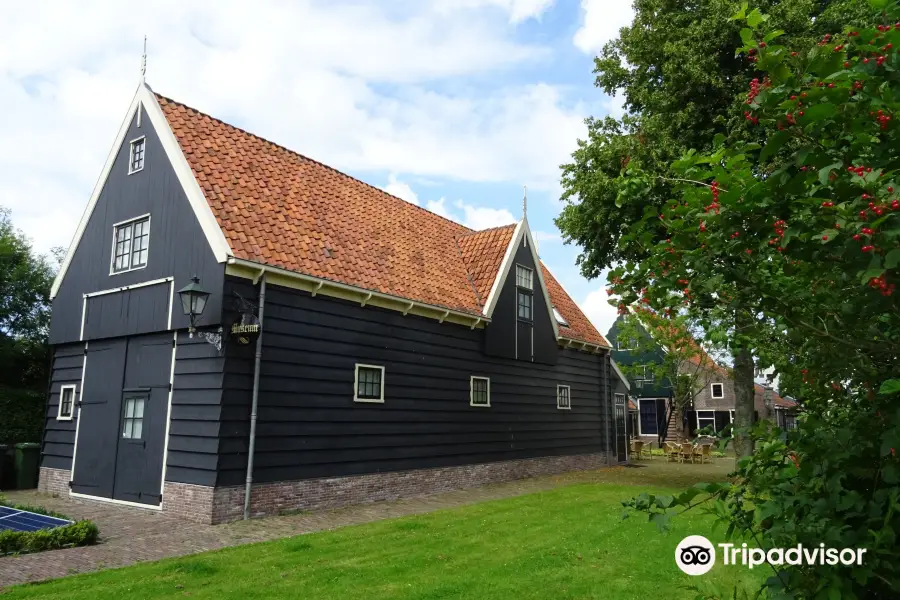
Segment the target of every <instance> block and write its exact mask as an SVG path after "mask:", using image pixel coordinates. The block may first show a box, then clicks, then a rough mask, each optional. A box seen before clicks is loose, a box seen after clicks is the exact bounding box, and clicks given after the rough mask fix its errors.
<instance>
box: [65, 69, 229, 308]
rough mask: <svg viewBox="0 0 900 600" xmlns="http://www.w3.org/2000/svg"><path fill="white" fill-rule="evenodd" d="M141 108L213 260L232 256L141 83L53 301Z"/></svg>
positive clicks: (77, 231)
mask: <svg viewBox="0 0 900 600" xmlns="http://www.w3.org/2000/svg"><path fill="white" fill-rule="evenodd" d="M141 106H143V108H144V110H145V111H147V116H148V117H149V119H150V123H151V124H152V125H153V129H154V130H155V131H156V135H157V136H158V137H159V140H160V142H161V144H162V147H163V150H165V152H166V157H167V158H168V159H169V162H170V163H171V165H172V168H173V169H174V170H175V175H176V176H177V177H178V181H179V182H180V183H181V187H182V188H183V189H184V193H185V195H186V196H187V198H188V201H189V202H190V204H191V208H193V209H194V214H195V215H196V216H197V221H199V223H200V227H201V229H202V230H203V233H204V235H205V236H206V240H207V242H208V243H209V246H210V248H211V249H212V252H213V255H215V257H216V260H217V261H218V262H220V263H223V262H225V261H226V260H227V259H228V257H229V256H231V255H232V252H231V248H230V246H229V245H228V242H227V240H226V239H225V235H224V234H223V233H222V229H221V228H220V227H219V224H218V222H217V221H216V218H215V216H214V215H213V213H212V210H211V209H210V208H209V204H208V203H207V201H206V197H205V196H204V195H203V190H201V189H200V185H199V184H198V183H197V180H196V178H194V174H193V172H192V171H191V167H190V165H188V162H187V159H186V158H185V156H184V153H183V152H182V151H181V146H180V145H179V144H178V140H176V139H175V134H174V133H172V129H171V128H170V127H169V123H168V121H166V117H165V115H164V114H163V112H162V108H161V107H160V105H159V103H158V102H157V101H156V96H155V95H154V94H153V92H152V91H150V88H149V87H147V85H146V84H144V83H141V85H139V86H138V89H137V92H135V94H134V98H133V99H132V100H131V105H130V106H129V107H128V113H127V114H126V115H125V120H124V121H122V125H121V126H120V127H119V132H118V134H117V135H116V140H115V142H114V143H113V146H112V149H110V151H109V155H108V156H107V157H106V163H105V164H104V165H103V170H102V171H101V172H100V177H99V178H98V179H97V183H96V184H95V185H94V190H93V192H91V198H90V200H89V201H88V204H87V206H86V207H85V209H84V213H82V215H81V221H80V222H79V223H78V227H77V228H76V229H75V235H74V236H73V237H72V242H71V244H69V249H68V251H67V252H66V256H65V258H64V259H63V261H62V264H61V265H60V268H59V273H58V274H57V275H56V279H55V280H54V281H53V286H52V287H51V288H50V298H51V299H53V298H55V297H56V294H57V293H58V292H59V286H60V285H61V284H62V281H63V279H64V278H65V276H66V271H68V269H69V265H70V264H71V263H72V257H73V255H74V254H75V249H76V248H78V244H79V243H80V242H81V236H83V235H84V230H85V229H86V228H87V224H88V222H89V221H90V220H91V215H92V214H93V212H94V208H95V207H96V206H97V201H98V200H99V199H100V193H101V192H102V191H103V188H104V186H105V185H106V180H107V178H108V177H109V172H110V171H111V170H112V167H113V163H115V161H116V156H118V154H119V149H120V148H121V147H122V144H123V143H124V141H125V134H126V133H127V132H128V128H129V127H130V125H131V123H132V122H133V121H134V118H135V114H140V113H139V112H138V111H139V110H140V108H141Z"/></svg>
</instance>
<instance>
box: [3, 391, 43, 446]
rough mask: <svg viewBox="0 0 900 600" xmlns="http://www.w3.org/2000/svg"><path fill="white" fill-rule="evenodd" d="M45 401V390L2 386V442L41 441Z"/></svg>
mask: <svg viewBox="0 0 900 600" xmlns="http://www.w3.org/2000/svg"><path fill="white" fill-rule="evenodd" d="M45 402H46V398H44V394H43V392H39V391H35V390H29V389H16V388H11V387H7V386H0V415H2V416H3V418H2V419H0V444H17V443H19V442H40V441H41V434H42V433H43V431H44V413H45V411H46V407H45Z"/></svg>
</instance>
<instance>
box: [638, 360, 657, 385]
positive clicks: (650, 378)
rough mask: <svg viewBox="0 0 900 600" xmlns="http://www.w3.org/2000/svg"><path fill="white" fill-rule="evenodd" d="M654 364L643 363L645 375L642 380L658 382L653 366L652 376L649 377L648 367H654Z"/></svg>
mask: <svg viewBox="0 0 900 600" xmlns="http://www.w3.org/2000/svg"><path fill="white" fill-rule="evenodd" d="M652 366H653V365H652V364H646V365H641V367H643V368H644V376H643V377H641V380H642V381H650V382H656V373H654V372H653V369H652V368H651V369H650V377H649V378H648V377H647V367H652Z"/></svg>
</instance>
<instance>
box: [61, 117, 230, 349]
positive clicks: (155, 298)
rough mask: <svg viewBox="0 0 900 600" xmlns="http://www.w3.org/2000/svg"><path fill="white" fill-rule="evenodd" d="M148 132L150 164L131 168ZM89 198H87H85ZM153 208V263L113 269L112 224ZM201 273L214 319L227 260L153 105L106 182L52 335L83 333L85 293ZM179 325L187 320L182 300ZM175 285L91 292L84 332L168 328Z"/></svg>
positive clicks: (206, 319)
mask: <svg viewBox="0 0 900 600" xmlns="http://www.w3.org/2000/svg"><path fill="white" fill-rule="evenodd" d="M140 136H145V138H146V145H145V155H144V156H145V160H144V168H143V170H142V171H139V172H137V173H134V174H131V175H129V174H128V158H129V156H128V155H129V151H130V141H131V140H133V139H136V138H138V137H140ZM85 201H87V198H85ZM147 213H150V251H149V256H148V260H147V266H146V267H145V268H143V269H137V270H134V271H129V272H125V273H119V274H115V275H110V258H111V253H112V242H113V224H115V223H120V222H122V221H127V220H129V219H132V218H134V217H138V216H141V215H144V214H147ZM194 275H197V276H199V277H200V279H201V285H203V287H205V288H206V289H207V290H208V291H210V292H213V295H212V296H211V297H210V299H209V304H208V305H207V308H206V311H205V312H204V316H203V318H202V320H201V323H202V324H214V323H216V322H217V321H216V319H217V318H218V317H219V315H220V314H221V294H220V293H219V292H220V291H221V289H222V282H223V279H224V277H225V268H224V265H222V264H219V263H217V262H216V260H215V256H214V255H213V253H212V250H211V249H210V247H209V244H208V243H207V241H206V237H205V236H204V234H203V231H202V229H201V228H200V224H199V222H198V221H197V218H196V216H195V215H194V212H193V210H192V209H191V206H190V203H189V202H188V199H187V197H186V196H185V194H184V190H183V189H182V187H181V184H180V183H179V181H178V178H177V177H176V175H175V171H174V170H173V168H172V165H171V164H170V163H169V160H168V158H167V157H166V154H165V151H164V150H163V147H162V144H161V143H160V141H159V137H158V136H157V134H156V132H155V131H154V129H153V126H152V125H151V123H150V119H149V118H148V117H147V114H146V112H145V113H144V114H143V117H142V119H141V127H138V126H137V119H134V120H133V122H132V123H131V125H130V127H129V130H128V132H127V134H126V135H125V139H124V142H123V143H122V146H121V147H120V148H119V151H118V155H117V156H116V159H115V162H114V164H113V166H112V169H111V170H110V172H109V176H108V178H107V180H106V184H105V185H104V186H103V190H102V191H101V193H100V197H99V198H98V200H97V204H96V205H95V207H94V211H93V213H92V214H91V217H90V220H89V221H88V224H87V227H86V228H85V230H84V233H83V235H82V237H81V241H80V243H79V245H78V248H77V249H76V250H75V254H74V256H73V257H72V261H71V263H70V265H69V268H68V271H67V272H66V275H65V278H64V280H63V282H62V285H61V286H60V288H59V291H58V293H57V296H56V298H54V300H53V315H52V319H51V325H50V343H51V344H61V343H66V342H72V341H76V340H78V339H79V336H80V333H81V331H80V330H81V314H82V300H83V299H82V294H85V293H90V292H96V291H100V290H108V289H113V288H118V287H123V286H127V285H133V284H136V283H141V282H145V281H152V280H155V279H160V278H163V277H172V276H174V277H175V289H176V290H177V289H179V288H181V287H183V286H184V285H186V284H187V283H188V282H189V281H190V278H191V277H192V276H194ZM174 300H175V302H176V306H175V307H173V311H172V326H173V327H174V328H176V329H180V328H184V327H187V326H188V322H187V317H185V316H184V314H183V312H182V311H181V310H180V308H179V307H178V306H177V303H178V296H177V295H176V296H175V299H174ZM168 301H169V286H168V284H161V285H155V286H149V287H144V288H139V289H136V290H134V291H131V292H128V293H127V294H124V295H123V294H111V295H107V296H97V297H94V298H89V299H88V311H87V318H86V324H85V338H84V339H98V338H104V337H114V336H121V335H131V334H136V333H149V332H153V331H165V330H166V329H167V321H168Z"/></svg>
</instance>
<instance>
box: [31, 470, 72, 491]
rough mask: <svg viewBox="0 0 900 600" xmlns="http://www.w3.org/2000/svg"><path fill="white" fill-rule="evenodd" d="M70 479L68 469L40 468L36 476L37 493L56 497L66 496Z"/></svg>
mask: <svg viewBox="0 0 900 600" xmlns="http://www.w3.org/2000/svg"><path fill="white" fill-rule="evenodd" d="M70 478H71V471H69V470H68V469H50V468H48V467H41V469H40V474H39V475H38V491H39V492H45V493H47V494H55V495H58V496H63V495H65V496H68V495H69V479H70Z"/></svg>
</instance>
